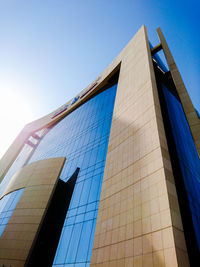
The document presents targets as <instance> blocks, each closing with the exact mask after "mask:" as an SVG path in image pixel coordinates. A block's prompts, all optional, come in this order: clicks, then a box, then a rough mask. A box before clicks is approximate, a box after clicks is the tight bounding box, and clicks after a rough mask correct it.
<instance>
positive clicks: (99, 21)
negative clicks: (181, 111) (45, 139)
mask: <svg viewBox="0 0 200 267" xmlns="http://www.w3.org/2000/svg"><path fill="white" fill-rule="evenodd" d="M199 17H200V1H198V0H196V1H194V0H191V1H186V0H183V1H176V0H174V1H171V0H168V1H166V0H163V1H159V0H148V1H147V0H24V1H22V0H6V1H4V0H0V37H1V41H0V92H1V97H0V114H1V117H0V120H1V138H0V140H1V141H0V142H1V143H0V157H1V156H2V154H3V152H5V151H6V149H7V147H8V146H9V145H10V143H11V142H12V141H13V139H14V138H15V137H16V135H17V133H18V132H19V131H20V128H22V126H23V125H24V124H25V123H28V122H30V121H32V120H34V119H37V118H39V117H41V116H43V115H45V114H47V113H49V112H51V111H52V110H54V109H56V108H57V107H59V106H60V105H62V104H64V103H65V102H66V101H68V100H69V99H70V98H72V97H73V96H74V95H76V94H77V93H78V92H79V91H80V90H82V89H84V88H85V87H86V86H87V85H88V84H89V83H90V82H92V81H93V80H94V79H95V78H96V77H97V76H98V75H99V74H100V73H101V72H102V71H103V70H104V69H105V68H106V67H107V65H108V64H109V63H110V62H111V61H112V60H113V59H114V58H115V57H116V56H117V54H118V53H119V52H120V51H121V49H122V48H123V47H124V46H125V45H126V44H127V43H128V41H129V40H130V39H131V38H132V37H133V35H134V34H135V33H136V32H137V30H138V29H139V28H140V27H141V25H142V24H145V25H146V27H147V30H148V35H149V39H150V40H151V42H152V44H153V45H156V44H158V42H159V41H158V38H157V35H156V28H157V27H161V28H162V30H163V32H164V35H165V37H166V39H167V41H168V44H169V47H170V49H171V51H172V53H173V55H174V58H175V61H176V63H177V65H178V68H179V70H180V72H181V74H182V77H183V80H184V82H185V85H186V87H187V89H188V91H189V94H190V96H191V98H192V101H193V104H194V106H195V107H196V108H197V109H198V110H200V45H199V44H200V30H199V29H200V19H199ZM19 101H20V103H18V102H19ZM26 102H27V103H28V104H25V103H26ZM11 112H12V114H14V115H12V116H11V114H10V113H11ZM6 119H7V122H6ZM5 136H6V138H5Z"/></svg>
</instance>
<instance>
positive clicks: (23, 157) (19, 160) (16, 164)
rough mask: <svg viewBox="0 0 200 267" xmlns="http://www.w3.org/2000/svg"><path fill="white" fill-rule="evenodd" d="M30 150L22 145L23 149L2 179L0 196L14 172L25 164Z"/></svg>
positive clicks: (29, 147) (30, 148)
mask: <svg viewBox="0 0 200 267" xmlns="http://www.w3.org/2000/svg"><path fill="white" fill-rule="evenodd" d="M32 150H33V148H32V147H31V146H29V145H27V144H25V145H24V147H23V148H22V150H21V151H20V153H19V155H18V156H17V158H16V160H15V161H14V162H13V164H12V166H11V167H10V169H9V170H8V172H7V173H6V175H5V177H4V178H3V180H2V182H1V184H0V196H1V195H2V194H3V192H4V190H5V188H6V186H7V185H8V183H9V182H10V180H11V178H12V176H13V175H14V174H15V173H16V171H18V170H19V169H20V168H21V167H22V166H23V165H24V164H25V162H26V160H27V159H28V156H29V155H30V153H31V151H32Z"/></svg>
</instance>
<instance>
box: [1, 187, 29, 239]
mask: <svg viewBox="0 0 200 267" xmlns="http://www.w3.org/2000/svg"><path fill="white" fill-rule="evenodd" d="M23 191H24V188H22V189H19V190H16V191H14V192H12V193H10V194H8V195H5V196H4V197H3V198H2V199H1V200H0V236H1V235H2V233H3V231H4V229H5V228H6V225H7V224H8V221H9V219H10V217H11V215H12V213H13V211H14V209H15V207H16V205H17V203H18V201H19V199H20V197H21V195H22V193H23Z"/></svg>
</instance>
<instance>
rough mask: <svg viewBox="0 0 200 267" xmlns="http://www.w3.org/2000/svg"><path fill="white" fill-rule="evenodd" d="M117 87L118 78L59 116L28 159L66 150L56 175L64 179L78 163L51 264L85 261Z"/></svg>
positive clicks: (58, 154) (81, 265) (81, 266)
mask: <svg viewBox="0 0 200 267" xmlns="http://www.w3.org/2000/svg"><path fill="white" fill-rule="evenodd" d="M116 88H117V84H116V85H113V86H112V87H110V88H108V89H106V90H105V91H103V92H101V93H99V94H98V95H96V96H95V97H93V98H92V99H90V100H89V101H87V102H86V103H84V104H83V105H82V106H80V107H79V108H77V109H76V110H75V111H73V112H72V113H70V114H69V115H68V116H66V117H65V118H64V119H62V120H61V121H60V122H59V123H58V124H56V125H55V126H54V127H53V128H52V129H51V130H50V131H49V132H48V133H47V134H46V136H45V137H44V138H43V139H42V140H41V142H40V144H39V145H38V147H37V148H36V150H35V151H34V153H33V155H32V157H31V158H30V160H29V163H30V162H33V161H37V160H41V159H45V158H51V157H62V156H65V157H66V162H65V165H64V167H63V170H62V173H61V176H60V179H62V180H64V181H67V180H68V179H69V178H70V177H71V175H72V174H73V173H74V171H75V170H76V168H77V167H79V168H80V172H79V175H78V178H77V182H76V185H75V188H74V192H73V195H72V199H71V202H70V206H69V209H68V212H67V216H66V219H65V223H64V226H63V229H62V233H61V237H60V241H59V244H58V247H57V251H56V255H55V258H54V263H53V266H60V267H61V266H62V267H63V266H70V267H72V266H73V267H78V266H79V267H86V266H89V264H90V258H91V253H92V245H93V238H94V231H95V226H96V219H97V212H98V206H99V199H100V192H101V184H102V179H103V173H104V166H105V160H106V154H107V145H108V139H109V134H110V127H111V121H112V114H113V107H114V101H115V95H116Z"/></svg>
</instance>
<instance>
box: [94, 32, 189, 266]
mask: <svg viewBox="0 0 200 267" xmlns="http://www.w3.org/2000/svg"><path fill="white" fill-rule="evenodd" d="M118 58H120V59H121V68H120V76H119V82H118V89H117V95H116V101H115V106H114V113H113V120H112V125H111V133H110V138H109V144H108V152H107V158H106V166H105V172H104V178H103V185H102V192H101V199H100V205H99V212H98V218H97V225H96V230H95V238H94V244H93V253H92V259H91V266H92V267H97V266H102V267H103V266H104V267H111V266H113V267H117V266H119V267H123V266H126V267H128V266H131V267H132V266H143V267H151V266H154V267H161V266H162V267H164V266H169V267H176V266H181V267H184V266H189V263H188V258H187V252H186V248H185V240H184V235H183V230H182V223H181V217H180V212H179V208H178V202H177V195H176V189H175V185H174V178H173V174H172V169H171V163H170V159H169V153H168V148H167V142H166V137H165V132H164V127H163V121H162V116H161V112H160V104H159V100H158V94H157V88H156V83H155V76H154V71H153V65H152V59H151V54H150V49H149V44H148V39H147V35H146V30H145V27H142V28H141V29H140V30H139V32H138V33H137V34H136V35H135V36H134V38H133V39H132V40H131V42H130V43H129V44H128V46H127V47H126V48H125V49H124V50H123V51H122V53H121V54H120V55H119V56H118ZM175 229H176V230H175ZM175 231H176V233H174V232H175ZM177 241H178V242H177ZM177 243H178V245H177ZM178 255H181V260H180V257H179V256H178Z"/></svg>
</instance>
